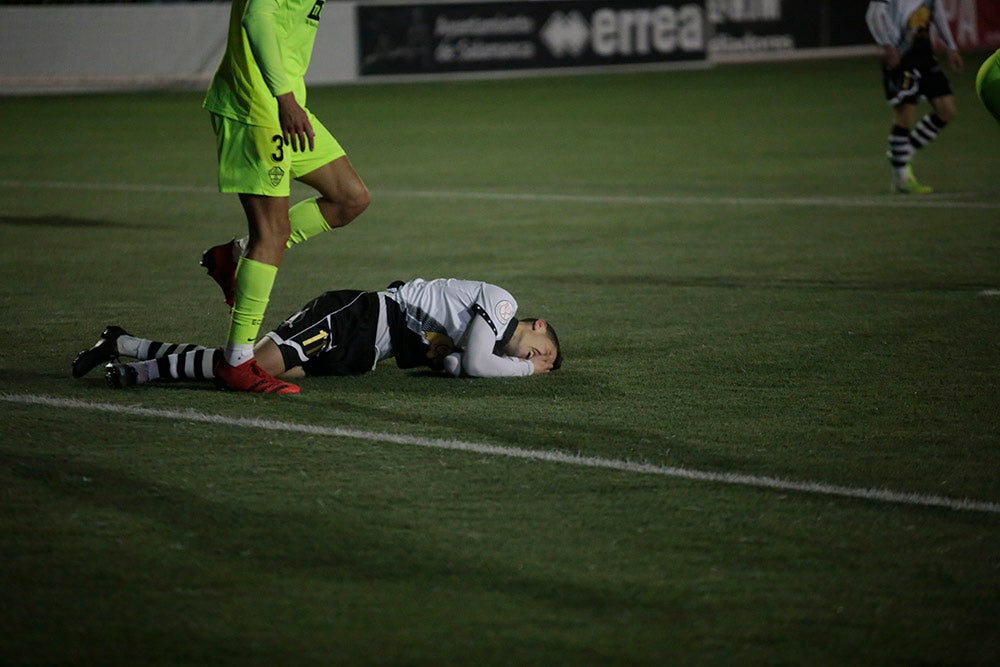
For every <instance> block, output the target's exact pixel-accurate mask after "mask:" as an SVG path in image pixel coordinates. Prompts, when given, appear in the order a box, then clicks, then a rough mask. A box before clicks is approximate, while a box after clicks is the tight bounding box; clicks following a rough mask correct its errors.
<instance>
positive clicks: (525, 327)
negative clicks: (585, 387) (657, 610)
mask: <svg viewBox="0 0 1000 667" xmlns="http://www.w3.org/2000/svg"><path fill="white" fill-rule="evenodd" d="M516 313H517V302H516V301H515V300H514V297H513V296H511V294H510V293H509V292H508V291H507V290H505V289H503V288H500V287H497V286H496V285H491V284H489V283H484V282H478V281H471V280H455V279H437V280H431V281H426V280H423V279H421V278H417V279H414V280H411V281H409V282H406V283H403V282H398V283H393V284H392V285H391V286H390V287H389V288H387V289H386V290H383V291H381V292H365V291H361V290H336V291H331V292H326V293H324V294H321V295H320V296H318V297H316V298H315V299H313V300H312V301H310V302H309V303H307V304H306V305H305V306H303V307H302V309H301V310H299V311H298V312H296V313H294V314H293V315H291V316H290V317H289V318H288V319H287V320H285V321H284V322H283V323H282V324H281V325H279V326H278V327H277V328H276V329H274V330H273V331H271V332H269V333H267V334H266V335H265V336H264V338H262V339H261V340H260V342H258V343H257V346H256V357H257V361H258V363H259V364H260V366H261V368H262V369H264V370H265V371H267V372H268V373H269V374H270V375H284V376H286V377H302V376H305V375H354V374H360V373H366V372H368V371H370V370H372V369H374V367H375V365H376V364H377V363H378V362H379V361H381V360H382V359H388V358H390V357H394V358H395V360H396V364H397V365H398V366H399V367H400V368H415V367H419V366H426V367H430V368H434V369H443V370H446V371H447V372H449V373H451V374H452V375H455V376H458V375H461V374H463V373H464V374H466V375H469V376H473V377H513V376H527V375H535V374H539V373H546V372H548V371H550V370H555V369H558V368H559V367H560V366H561V365H562V352H561V349H560V346H559V338H558V337H557V336H556V333H555V331H554V330H553V329H552V327H551V326H550V325H549V324H548V323H547V322H546V321H545V320H536V319H524V320H520V321H519V320H517V319H516V318H515V314H516ZM220 354H221V352H220V351H219V350H216V349H210V348H204V347H201V346H198V345H191V344H186V343H185V344H174V343H164V342H158V341H152V340H149V339H144V338H137V337H135V336H132V335H130V334H128V333H127V332H126V331H125V330H124V329H122V328H121V327H118V326H111V327H108V328H107V329H106V330H105V331H104V333H103V334H102V335H101V337H100V339H98V341H97V343H96V344H95V345H94V346H93V347H91V348H90V349H89V350H84V351H83V352H80V353H79V354H78V355H77V357H76V359H75V360H74V361H73V366H72V369H73V376H74V377H82V376H84V375H86V374H87V373H88V372H90V370H92V369H93V368H95V367H96V366H98V365H100V364H103V363H107V362H115V361H116V360H117V359H118V358H119V357H120V356H126V357H134V358H136V359H139V360H140V361H138V362H133V363H109V364H108V366H107V378H108V382H109V384H110V385H111V386H112V387H118V388H120V387H128V386H134V385H138V384H145V383H147V382H151V381H154V380H158V379H174V380H198V379H217V376H216V375H215V373H214V369H215V366H216V361H215V359H216V357H218V356H219V355H220ZM265 391H267V390H265Z"/></svg>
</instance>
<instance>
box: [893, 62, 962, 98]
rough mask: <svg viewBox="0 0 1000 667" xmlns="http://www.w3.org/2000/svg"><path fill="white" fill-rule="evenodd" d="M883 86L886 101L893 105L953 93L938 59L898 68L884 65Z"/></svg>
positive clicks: (903, 65)
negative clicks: (919, 65)
mask: <svg viewBox="0 0 1000 667" xmlns="http://www.w3.org/2000/svg"><path fill="white" fill-rule="evenodd" d="M882 86H883V87H884V88H885V100H886V102H888V103H889V106H893V107H898V106H900V105H902V104H916V103H917V102H919V101H920V100H922V99H934V98H935V97H941V96H943V95H951V94H952V90H951V85H950V84H949V83H948V77H946V76H945V75H944V72H942V71H941V66H940V65H939V64H938V63H937V62H936V61H930V62H929V63H927V64H926V66H923V67H908V66H907V65H906V64H902V65H900V66H899V67H897V68H896V69H889V68H888V67H883V68H882Z"/></svg>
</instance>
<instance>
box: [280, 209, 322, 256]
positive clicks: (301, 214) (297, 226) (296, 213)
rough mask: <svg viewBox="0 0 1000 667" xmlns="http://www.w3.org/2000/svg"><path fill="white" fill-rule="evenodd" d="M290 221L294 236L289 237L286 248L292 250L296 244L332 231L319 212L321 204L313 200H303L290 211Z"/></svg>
mask: <svg viewBox="0 0 1000 667" xmlns="http://www.w3.org/2000/svg"><path fill="white" fill-rule="evenodd" d="M288 220H289V222H291V223H292V235H291V236H289V237H288V243H286V244H285V247H287V248H291V247H292V246H293V245H295V244H296V243H302V242H303V241H305V240H306V239H308V238H311V237H313V236H316V235H317V234H322V233H323V232H328V231H330V225H329V224H327V222H326V218H324V217H323V214H322V213H321V212H320V210H319V202H318V201H317V200H316V199H315V198H313V199H303V200H302V201H300V202H299V203H298V204H296V205H295V206H293V207H291V208H290V209H288Z"/></svg>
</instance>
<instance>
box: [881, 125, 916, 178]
mask: <svg viewBox="0 0 1000 667" xmlns="http://www.w3.org/2000/svg"><path fill="white" fill-rule="evenodd" d="M913 150H914V149H913V144H911V143H910V131H909V130H908V129H906V128H905V127H902V126H901V125H893V126H892V131H891V132H890V133H889V151H888V153H886V155H887V157H888V158H889V164H890V165H892V172H893V176H894V178H895V181H896V182H897V183H900V182H902V181H904V180H906V176H907V173H906V166H907V165H908V164H910V159H911V158H912V157H913Z"/></svg>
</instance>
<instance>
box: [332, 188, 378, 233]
mask: <svg viewBox="0 0 1000 667" xmlns="http://www.w3.org/2000/svg"><path fill="white" fill-rule="evenodd" d="M339 204H340V207H339V208H340V224H341V226H343V225H347V224H349V223H350V222H351V221H352V220H354V219H355V218H356V217H358V216H359V215H361V214H362V213H364V212H365V210H366V209H367V208H368V205H369V204H371V195H370V194H369V192H368V187H367V186H366V185H365V184H364V183H363V182H362V181H361V180H360V179H358V180H357V181H356V182H355V183H353V184H352V185H351V187H350V188H348V189H346V191H345V192H344V193H343V195H342V196H341V198H340V202H339Z"/></svg>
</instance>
